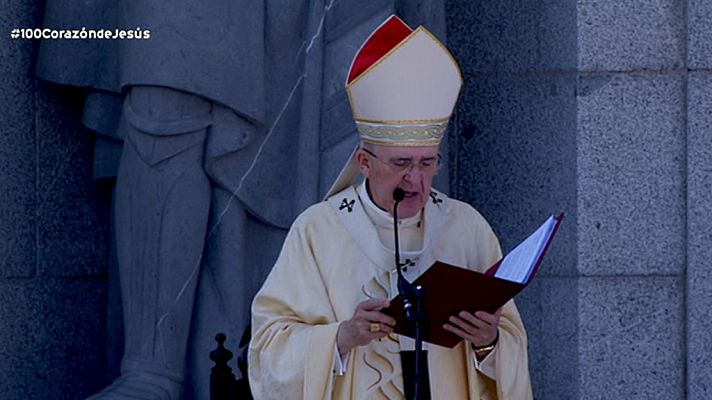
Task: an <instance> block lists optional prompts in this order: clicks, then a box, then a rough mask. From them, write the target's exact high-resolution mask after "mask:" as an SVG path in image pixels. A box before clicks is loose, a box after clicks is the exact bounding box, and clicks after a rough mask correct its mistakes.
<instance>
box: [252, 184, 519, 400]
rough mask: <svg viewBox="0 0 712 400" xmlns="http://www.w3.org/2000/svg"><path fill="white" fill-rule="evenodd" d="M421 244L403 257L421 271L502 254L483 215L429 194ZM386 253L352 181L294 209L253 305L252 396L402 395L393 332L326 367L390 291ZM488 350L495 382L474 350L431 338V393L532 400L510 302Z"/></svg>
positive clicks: (485, 261)
mask: <svg viewBox="0 0 712 400" xmlns="http://www.w3.org/2000/svg"><path fill="white" fill-rule="evenodd" d="M423 224H424V228H423V229H424V240H423V246H424V247H423V250H422V252H421V253H420V254H418V255H415V256H414V255H412V254H411V255H409V257H411V258H414V259H415V260H416V266H415V267H414V269H415V270H417V271H419V272H421V273H422V271H423V270H425V269H427V267H428V266H430V265H432V263H433V262H434V261H435V260H440V261H443V262H446V263H449V264H453V265H459V266H463V267H468V268H472V269H475V270H478V271H484V270H485V269H486V268H488V267H489V266H491V265H492V264H494V263H495V262H496V261H497V260H498V259H499V258H500V257H501V252H500V248H499V243H498V241H497V238H496V237H495V235H494V234H493V232H492V230H491V228H490V227H489V225H488V224H487V222H486V221H485V220H484V218H483V217H482V216H481V215H480V214H479V213H478V212H477V211H475V210H474V209H473V208H472V207H470V206H469V205H467V204H465V203H462V202H460V201H457V200H453V199H449V198H447V197H446V196H445V195H443V194H442V193H439V192H436V191H433V197H432V199H431V201H429V202H428V204H427V206H426V208H425V211H424V218H423ZM392 266H393V252H392V251H391V250H389V249H388V248H387V247H386V246H384V245H383V244H382V243H381V241H380V240H379V238H378V233H377V232H376V228H375V227H374V225H373V224H372V223H371V220H370V219H369V217H368V215H367V214H366V212H365V211H364V208H363V205H362V203H361V200H360V199H359V197H358V194H357V191H356V190H355V189H354V188H347V189H345V190H344V191H342V192H340V193H338V194H336V195H334V196H333V197H331V198H330V199H329V200H327V201H326V202H322V203H320V204H317V205H314V206H312V207H310V208H309V209H308V210H306V211H305V212H304V213H303V214H301V215H300V216H299V217H298V218H297V220H296V221H295V223H294V225H293V226H292V228H291V229H290V231H289V233H288V235H287V239H286V241H285V243H284V247H283V248H282V252H281V254H280V256H279V258H278V260H277V263H276V264H275V266H274V268H273V269H272V271H271V272H270V274H269V276H268V278H267V280H266V282H265V284H264V286H263V287H262V289H260V291H259V293H258V294H257V296H256V297H255V300H254V302H253V307H252V312H253V327H252V330H253V339H252V342H251V346H250V356H249V363H250V364H249V365H250V383H251V385H252V388H253V391H254V393H255V394H256V397H257V398H265V399H267V398H270V399H300V398H303V399H328V398H332V395H333V398H334V399H371V398H374V399H375V398H401V397H402V387H403V383H402V375H401V367H400V356H399V353H398V348H399V345H398V343H397V342H396V341H394V340H392V339H384V340H380V341H374V342H371V343H370V344H369V345H366V346H362V347H357V348H355V349H354V350H352V351H351V353H350V354H349V357H348V360H349V361H348V366H347V371H346V374H345V375H343V376H339V375H335V374H334V373H333V367H334V360H335V358H334V357H335V356H336V354H335V352H336V346H335V343H336V333H337V329H338V325H339V323H340V322H341V321H345V320H347V319H349V318H351V317H352V315H353V313H354V310H355V308H356V306H357V304H358V303H359V302H361V301H363V300H366V299H367V298H368V297H367V295H366V294H367V293H374V289H373V286H374V285H376V286H379V285H380V286H381V287H384V288H387V287H389V286H390V283H389V282H388V281H389V280H390V278H389V277H390V276H391V270H392ZM499 335H500V336H499V342H498V344H497V348H496V350H495V354H493V356H494V357H496V359H495V366H496V375H497V380H496V383H495V382H494V381H492V380H491V379H489V378H487V377H486V376H485V375H483V374H482V373H481V372H478V371H477V369H476V367H475V365H476V364H475V358H474V352H473V350H472V349H471V347H470V346H469V345H467V344H466V343H465V342H461V343H460V344H458V345H457V346H455V347H454V348H453V349H447V348H444V347H440V346H436V345H430V346H429V347H428V363H429V367H428V370H429V371H430V387H431V391H432V396H433V398H434V399H467V398H472V399H523V400H525V399H530V398H532V394H531V384H530V378H529V371H528V363H527V342H526V334H525V331H524V327H523V325H522V321H521V319H520V317H519V314H518V312H517V309H516V307H515V305H514V302H513V301H510V302H508V303H507V304H506V305H505V306H504V308H503V311H502V318H501V321H500V333H499Z"/></svg>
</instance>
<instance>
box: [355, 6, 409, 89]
mask: <svg viewBox="0 0 712 400" xmlns="http://www.w3.org/2000/svg"><path fill="white" fill-rule="evenodd" d="M412 32H413V30H412V29H411V28H410V27H409V26H408V25H406V23H405V22H403V21H402V20H401V19H400V18H398V17H396V16H395V15H393V16H391V17H390V18H389V19H388V20H387V21H386V22H384V23H383V24H382V25H381V26H380V27H379V28H378V29H377V30H376V31H375V32H373V33H372V34H371V37H369V38H368V40H367V41H366V43H364V45H363V46H362V47H361V51H359V52H358V54H357V55H356V58H355V59H354V62H353V64H352V65H351V72H349V79H348V80H347V81H346V84H349V83H351V81H353V80H354V79H356V78H357V77H358V76H359V75H361V73H362V72H363V71H365V70H367V69H368V68H369V67H370V66H371V65H373V64H374V63H375V62H377V61H378V60H380V59H381V58H382V57H383V56H384V55H386V53H388V52H389V51H391V49H393V48H394V47H395V46H397V45H398V43H400V42H402V41H403V39H405V38H406V37H408V35H410V34H411V33H412Z"/></svg>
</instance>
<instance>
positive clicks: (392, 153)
mask: <svg viewBox="0 0 712 400" xmlns="http://www.w3.org/2000/svg"><path fill="white" fill-rule="evenodd" d="M374 147H375V148H376V150H377V151H378V154H379V155H381V156H382V157H386V158H412V159H416V160H417V159H422V158H430V157H437V156H438V154H439V153H440V146H383V145H376V146H374Z"/></svg>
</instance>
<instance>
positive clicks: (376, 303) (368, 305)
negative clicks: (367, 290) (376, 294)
mask: <svg viewBox="0 0 712 400" xmlns="http://www.w3.org/2000/svg"><path fill="white" fill-rule="evenodd" d="M390 304H391V302H390V301H388V300H386V299H368V300H364V301H362V302H360V303H359V304H358V306H356V309H357V310H358V309H361V310H366V311H374V310H380V309H382V308H386V307H388V306H389V305H390Z"/></svg>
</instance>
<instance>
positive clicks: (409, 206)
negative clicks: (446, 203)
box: [398, 199, 424, 218]
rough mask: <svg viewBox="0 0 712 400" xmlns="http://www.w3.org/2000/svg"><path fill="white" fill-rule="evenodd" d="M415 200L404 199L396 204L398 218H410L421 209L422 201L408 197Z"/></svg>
mask: <svg viewBox="0 0 712 400" xmlns="http://www.w3.org/2000/svg"><path fill="white" fill-rule="evenodd" d="M410 200H415V201H407V202H406V201H404V202H403V203H401V204H400V205H399V206H398V218H410V217H413V216H415V215H417V214H418V212H420V210H422V209H423V206H424V204H423V202H422V201H419V199H410Z"/></svg>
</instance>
